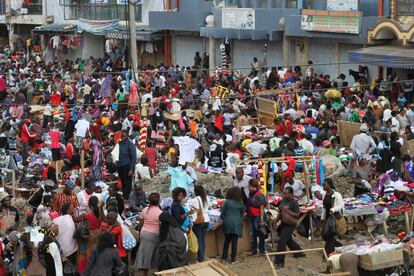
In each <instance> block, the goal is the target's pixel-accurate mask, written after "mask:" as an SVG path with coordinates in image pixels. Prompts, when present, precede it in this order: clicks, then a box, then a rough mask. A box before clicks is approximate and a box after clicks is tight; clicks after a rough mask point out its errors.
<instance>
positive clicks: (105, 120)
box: [101, 113, 111, 126]
mask: <svg viewBox="0 0 414 276" xmlns="http://www.w3.org/2000/svg"><path fill="white" fill-rule="evenodd" d="M110 122H111V120H109V118H108V115H107V114H106V113H102V117H101V123H102V125H103V126H108V125H109V123H110Z"/></svg>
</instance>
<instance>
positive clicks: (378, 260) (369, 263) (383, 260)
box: [359, 249, 403, 271]
mask: <svg viewBox="0 0 414 276" xmlns="http://www.w3.org/2000/svg"><path fill="white" fill-rule="evenodd" d="M402 264H403V251H402V249H400V250H389V251H384V252H378V253H374V254H372V255H369V254H365V255H362V256H359V266H360V267H361V268H363V269H365V270H369V271H374V270H379V269H384V268H388V267H395V266H399V265H402Z"/></svg>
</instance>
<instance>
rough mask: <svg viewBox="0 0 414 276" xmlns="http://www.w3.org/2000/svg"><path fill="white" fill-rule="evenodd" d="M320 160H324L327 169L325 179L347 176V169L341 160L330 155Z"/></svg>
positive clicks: (321, 157) (323, 163)
mask: <svg viewBox="0 0 414 276" xmlns="http://www.w3.org/2000/svg"><path fill="white" fill-rule="evenodd" d="M319 158H320V159H321V160H322V165H323V167H324V169H325V177H327V178H335V177H338V176H343V175H345V173H346V169H345V167H344V166H343V165H342V163H341V161H340V160H339V158H337V157H335V156H333V155H330V154H327V155H324V156H320V157H319Z"/></svg>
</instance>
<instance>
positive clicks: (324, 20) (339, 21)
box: [301, 10, 361, 34]
mask: <svg viewBox="0 0 414 276" xmlns="http://www.w3.org/2000/svg"><path fill="white" fill-rule="evenodd" d="M301 29H302V30H305V31H311V32H326V33H344V34H359V33H360V29H361V13H359V12H329V11H314V10H303V11H302V19H301Z"/></svg>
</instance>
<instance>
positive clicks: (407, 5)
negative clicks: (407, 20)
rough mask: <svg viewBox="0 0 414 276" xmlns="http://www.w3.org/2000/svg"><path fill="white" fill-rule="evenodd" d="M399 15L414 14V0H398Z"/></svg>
mask: <svg viewBox="0 0 414 276" xmlns="http://www.w3.org/2000/svg"><path fill="white" fill-rule="evenodd" d="M397 12H398V15H414V1H412V0H397Z"/></svg>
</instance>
